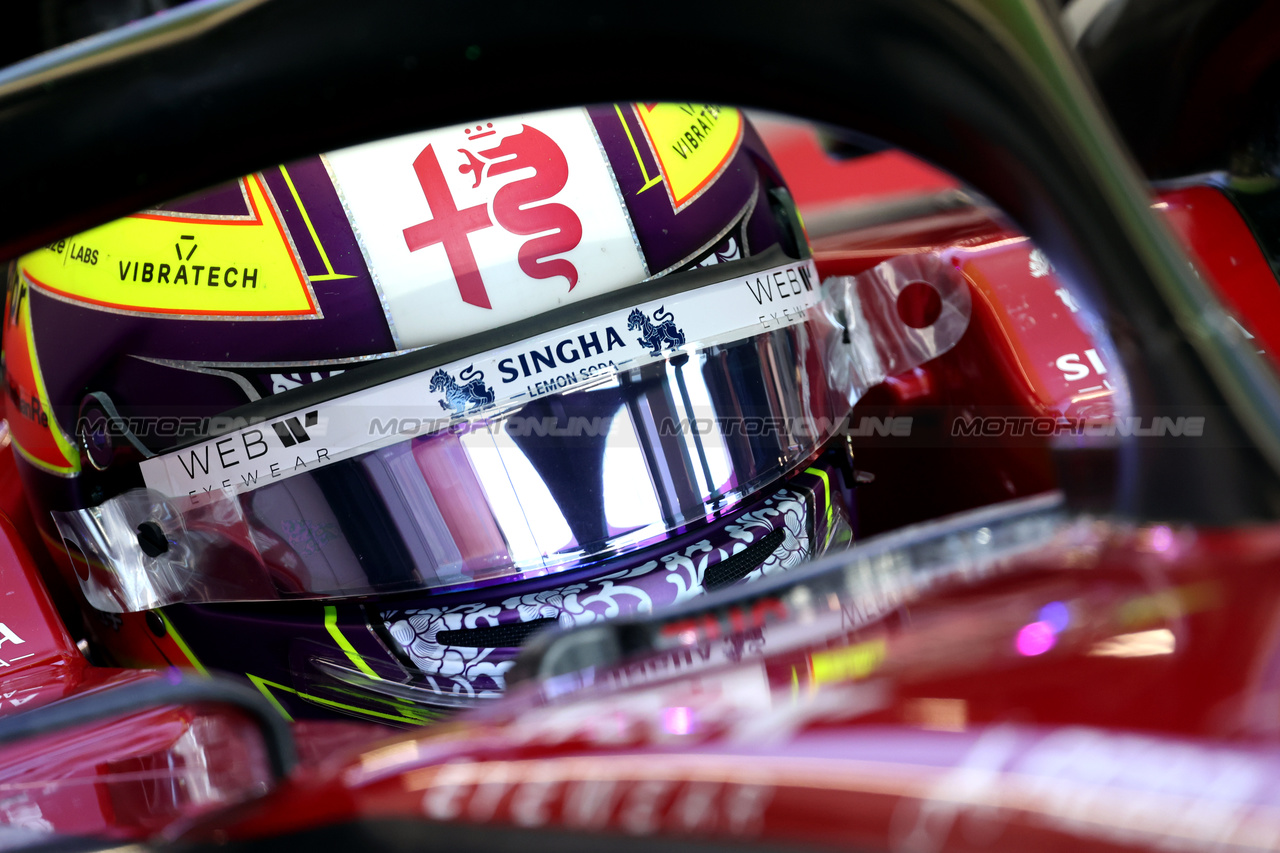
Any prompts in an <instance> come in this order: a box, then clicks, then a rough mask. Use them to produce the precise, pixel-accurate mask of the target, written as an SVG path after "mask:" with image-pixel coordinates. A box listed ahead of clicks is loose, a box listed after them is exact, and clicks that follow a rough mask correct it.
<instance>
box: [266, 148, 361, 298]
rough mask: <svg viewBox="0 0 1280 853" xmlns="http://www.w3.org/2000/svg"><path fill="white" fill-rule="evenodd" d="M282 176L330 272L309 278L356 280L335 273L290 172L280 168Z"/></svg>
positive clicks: (314, 279) (351, 276)
mask: <svg viewBox="0 0 1280 853" xmlns="http://www.w3.org/2000/svg"><path fill="white" fill-rule="evenodd" d="M280 174H281V175H284V182H285V183H286V184H288V185H289V194H290V195H292V196H293V201H294V204H296V205H298V212H299V213H301V214H302V221H303V222H305V223H306V225H307V233H308V234H310V235H311V241H312V242H313V243H315V244H316V251H317V252H319V253H320V260H321V261H323V262H324V268H325V269H326V270H328V272H326V273H324V274H322V275H313V276H309V278H310V279H311V280H312V281H333V280H334V279H338V278H355V276H353V275H342V274H341V273H336V272H334V271H333V264H331V263H329V255H328V254H327V253H326V252H325V250H324V244H322V243H321V242H320V237H319V235H317V234H316V229H315V226H314V225H312V224H311V216H310V215H309V214H308V213H307V208H306V207H305V206H304V205H303V204H302V199H301V198H300V197H299V196H298V190H297V188H296V187H294V185H293V178H291V177H290V176H289V170H288V169H286V168H285V167H284V166H281V167H280Z"/></svg>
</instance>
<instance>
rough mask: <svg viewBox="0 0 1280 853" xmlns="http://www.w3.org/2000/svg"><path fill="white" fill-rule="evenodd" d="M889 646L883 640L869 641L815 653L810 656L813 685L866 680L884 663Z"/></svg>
mask: <svg viewBox="0 0 1280 853" xmlns="http://www.w3.org/2000/svg"><path fill="white" fill-rule="evenodd" d="M887 651H888V644H887V643H885V641H884V640H883V639H880V640H868V641H867V642H865V643H858V644H856V645H852V646H849V647H847V648H843V649H833V650H831V651H827V652H815V653H814V654H812V655H810V656H809V662H810V663H811V664H812V665H813V683H814V684H829V683H830V682H833V681H858V680H860V679H863V678H866V677H867V676H868V675H870V674H871V673H873V672H875V671H876V670H877V669H879V668H880V664H882V663H884V658H885V654H886V653H887Z"/></svg>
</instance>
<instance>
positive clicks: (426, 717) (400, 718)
mask: <svg viewBox="0 0 1280 853" xmlns="http://www.w3.org/2000/svg"><path fill="white" fill-rule="evenodd" d="M245 676H247V677H248V679H249V680H250V681H252V682H253V685H254V686H255V687H257V688H258V689H259V690H260V691H262V695H264V696H266V697H267V699H269V700H270V701H271V704H272V705H274V706H275V708H276V710H277V711H279V712H280V714H281V715H282V716H283V717H284V718H285V719H286V720H288V721H289V722H291V723H292V722H293V717H291V716H289V712H288V711H286V710H285V709H284V706H283V705H281V704H280V702H279V700H277V699H276V697H274V696H272V695H271V691H270V690H268V689H267V688H272V689H275V690H283V691H284V692H285V693H292V694H293V695H294V696H297V697H298V698H299V699H306V700H307V701H309V702H315V703H317V704H320V705H327V706H328V707H330V708H339V709H341V710H343V711H350V712H351V713H353V714H363V715H364V716H368V717H377V718H378V719H381V720H394V721H395V722H398V723H409V724H411V725H415V726H419V725H422V724H423V723H424V722H427V721H430V720H433V719H435V718H436V717H437V716H438V715H435V714H432V713H430V712H428V711H422V712H421V713H422V716H421V717H416V716H408V715H400V714H384V713H382V712H381V711H370V710H368V709H366V708H357V707H356V706H354V705H344V704H343V703H341V702H335V701H333V700H332V699H322V698H320V697H319V696H312V695H311V694H310V693H303V692H302V691H300V690H295V689H293V688H292V687H285V686H284V685H283V684H277V683H276V682H274V681H268V680H267V679H265V678H259V677H258V676H256V675H252V674H250V673H247V672H246V673H245Z"/></svg>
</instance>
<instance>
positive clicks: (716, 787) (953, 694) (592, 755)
mask: <svg viewBox="0 0 1280 853" xmlns="http://www.w3.org/2000/svg"><path fill="white" fill-rule="evenodd" d="M1068 567H1069V568H1068ZM1278 587H1280V528H1274V527H1270V528H1259V529H1254V530H1248V531H1232V532H1214V531H1195V530H1190V529H1176V530H1171V529H1169V528H1162V527H1155V528H1147V529H1139V530H1133V529H1125V528H1117V527H1111V526H1108V525H1105V524H1102V523H1100V522H1081V523H1077V524H1075V525H1073V526H1071V527H1069V528H1067V529H1064V530H1063V531H1061V532H1060V533H1059V535H1058V536H1057V538H1056V539H1055V541H1053V542H1052V543H1050V544H1047V545H1046V547H1045V548H1043V549H1041V550H1039V551H1038V552H1036V553H1034V554H1029V555H1025V556H1023V557H1021V558H1017V559H1015V560H1013V561H1011V562H1010V563H1009V564H1007V565H1005V566H1004V567H1002V569H1001V570H1000V571H999V572H998V573H997V574H996V575H994V576H992V577H990V578H988V579H987V580H985V581H982V582H980V583H976V584H974V583H961V582H958V581H957V582H953V583H950V584H947V585H944V586H943V587H942V588H939V589H938V590H937V591H936V592H934V593H931V594H928V595H925V596H923V597H922V598H920V599H919V600H917V601H913V602H911V603H909V604H907V605H905V606H904V607H901V608H899V609H897V610H896V611H895V612H894V613H893V614H892V615H890V616H888V617H886V618H883V619H880V620H878V621H875V622H873V623H871V624H870V625H868V626H867V627H865V628H861V629H858V630H853V631H848V630H846V631H843V632H841V634H840V636H839V637H838V638H833V639H832V640H831V641H830V642H820V643H817V644H813V643H811V644H809V645H808V646H807V647H801V648H798V649H796V650H794V651H786V650H783V651H779V652H775V653H772V654H765V655H763V656H753V655H752V654H751V653H750V652H749V651H748V653H747V654H746V655H745V656H744V659H743V660H742V661H741V662H739V663H725V664H722V665H720V666H718V667H712V668H710V669H705V670H703V671H701V672H697V673H694V674H687V673H686V674H684V675H683V677H680V675H679V674H677V675H676V676H675V677H671V678H668V679H664V680H658V681H651V682H650V683H648V684H646V685H644V686H641V687H638V688H632V689H623V690H620V691H617V690H615V691H612V692H610V691H608V690H595V691H587V692H586V693H584V694H579V695H577V696H572V697H569V698H567V699H563V700H559V701H552V702H550V703H548V704H545V705H541V706H536V705H535V706H532V707H531V706H527V705H526V706H524V707H521V705H520V703H518V702H512V703H510V704H509V705H508V707H507V708H506V709H495V711H494V713H491V714H490V715H489V716H488V719H484V720H476V721H473V722H471V723H469V724H458V725H456V726H455V727H453V728H452V729H450V730H448V731H442V732H437V733H434V734H433V733H432V732H425V733H410V734H405V735H401V736H399V737H397V738H395V739H393V740H390V741H388V742H386V743H384V744H381V745H379V746H378V747H377V748H375V749H370V750H365V751H363V752H360V753H358V754H354V755H348V756H347V758H346V760H345V761H335V762H334V763H332V764H331V765H330V766H328V767H327V768H326V769H325V770H324V771H323V772H320V773H316V774H313V775H310V776H308V777H305V778H299V779H297V780H295V781H294V782H293V783H291V784H290V785H288V786H287V787H286V788H284V789H282V790H280V791H279V792H277V793H276V794H274V795H272V796H270V797H268V798H267V799H265V800H263V801H261V802H259V803H256V804H253V805H250V806H247V807H244V808H243V809H241V810H239V811H238V812H236V817H237V820H236V821H232V822H230V825H229V824H228V819H227V816H226V815H224V816H222V818H221V819H220V820H219V821H218V831H219V832H220V833H222V834H223V835H224V836H225V837H231V838H236V837H251V836H257V835H271V834H276V833H280V832H283V831H287V830H289V829H293V828H301V827H306V826H312V825H316V824H320V825H324V824H326V823H333V822H341V821H345V820H351V819H357V818H359V819H369V818H376V817H390V816H396V817H407V818H419V819H424V820H445V821H467V822H483V823H495V824H500V825H510V826H517V827H521V826H523V827H563V828H570V829H576V830H582V831H610V832H621V833H626V834H631V835H642V836H654V837H655V838H675V837H692V838H698V837H707V836H711V837H719V838H741V839H750V840H754V841H764V842H773V843H794V844H800V845H804V844H815V845H818V846H822V847H833V848H840V849H848V847H849V846H850V845H855V846H856V845H864V846H866V847H867V848H869V849H888V848H893V849H903V847H904V846H905V847H907V848H908V849H929V850H940V849H947V850H970V849H974V850H976V849H991V850H1014V849H1026V848H1027V847H1033V848H1034V849H1046V848H1048V849H1058V848H1060V849H1072V848H1073V847H1076V846H1078V845H1081V844H1085V843H1088V844H1089V845H1091V847H1092V848H1093V849H1104V850H1105V849H1162V848H1167V847H1168V846H1169V845H1171V844H1179V845H1185V846H1186V847H1187V848H1188V849H1199V848H1201V847H1206V848H1207V847H1210V846H1213V845H1215V844H1238V845H1240V846H1242V847H1254V846H1258V847H1266V846H1270V845H1271V844H1273V843H1275V841H1276V840H1280V819H1278V818H1277V815H1280V812H1277V811H1276V806H1277V805H1280V795H1278V794H1277V790H1280V789H1277V787H1276V785H1275V782H1276V780H1278V779H1280V742H1277V734H1280V732H1278V731H1277V728H1278V726H1280V724H1278V723H1277V720H1280V717H1277V715H1276V710H1277V708H1278V707H1280V706H1278V705H1277V702H1278V701H1280V700H1278V699H1277V697H1280V690H1278V685H1280V680H1277V678H1278V677H1277V673H1278V672H1280V666H1278V665H1277V661H1280V656H1278V655H1277V646H1276V642H1277V640H1278V639H1280V609H1278V608H1277V606H1276V604H1275V601H1276V600H1277V596H1276V593H1277V592H1280V588H1278ZM1053 603H1057V604H1058V605H1060V607H1061V609H1062V612H1063V613H1065V614H1066V617H1065V622H1062V623H1061V624H1060V626H1059V628H1058V630H1057V631H1056V640H1055V642H1054V643H1053V645H1052V646H1051V647H1050V648H1048V649H1047V650H1045V651H1043V652H1042V653H1040V654H1036V655H1034V656H1028V655H1026V654H1021V653H1019V649H1018V645H1017V638H1018V636H1019V632H1020V631H1021V630H1022V628H1024V627H1025V626H1026V625H1028V624H1031V623H1034V622H1036V621H1037V620H1038V619H1039V618H1040V617H1041V616H1042V614H1043V613H1044V609H1045V607H1046V605H1050V604H1053ZM794 618H795V617H792V620H794ZM784 624H785V623H782V622H772V623H770V624H769V625H767V626H766V630H765V634H764V639H765V640H766V641H767V640H768V639H769V634H770V631H777V630H780V629H781V627H782V626H783V625H784ZM1259 638H1261V641H1260V642H1259ZM859 656H860V657H859ZM858 660H860V661H861V662H860V663H855V661H858ZM842 661H843V663H842ZM208 832H209V829H208V828H198V829H197V830H195V831H193V837H207V836H208ZM1180 849H1181V848H1180Z"/></svg>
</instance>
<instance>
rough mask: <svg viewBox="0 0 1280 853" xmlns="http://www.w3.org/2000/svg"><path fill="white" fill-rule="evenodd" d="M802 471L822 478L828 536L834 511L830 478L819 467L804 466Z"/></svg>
mask: <svg viewBox="0 0 1280 853" xmlns="http://www.w3.org/2000/svg"><path fill="white" fill-rule="evenodd" d="M804 472H805V473H806V474H812V475H813V476H815V477H817V478H818V479H820V480H822V488H823V490H824V491H825V492H826V497H827V535H828V536H830V535H831V525H832V518H833V517H834V513H833V512H832V510H831V478H830V477H828V476H827V472H826V471H823V470H822V469H821V468H805V469H804Z"/></svg>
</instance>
